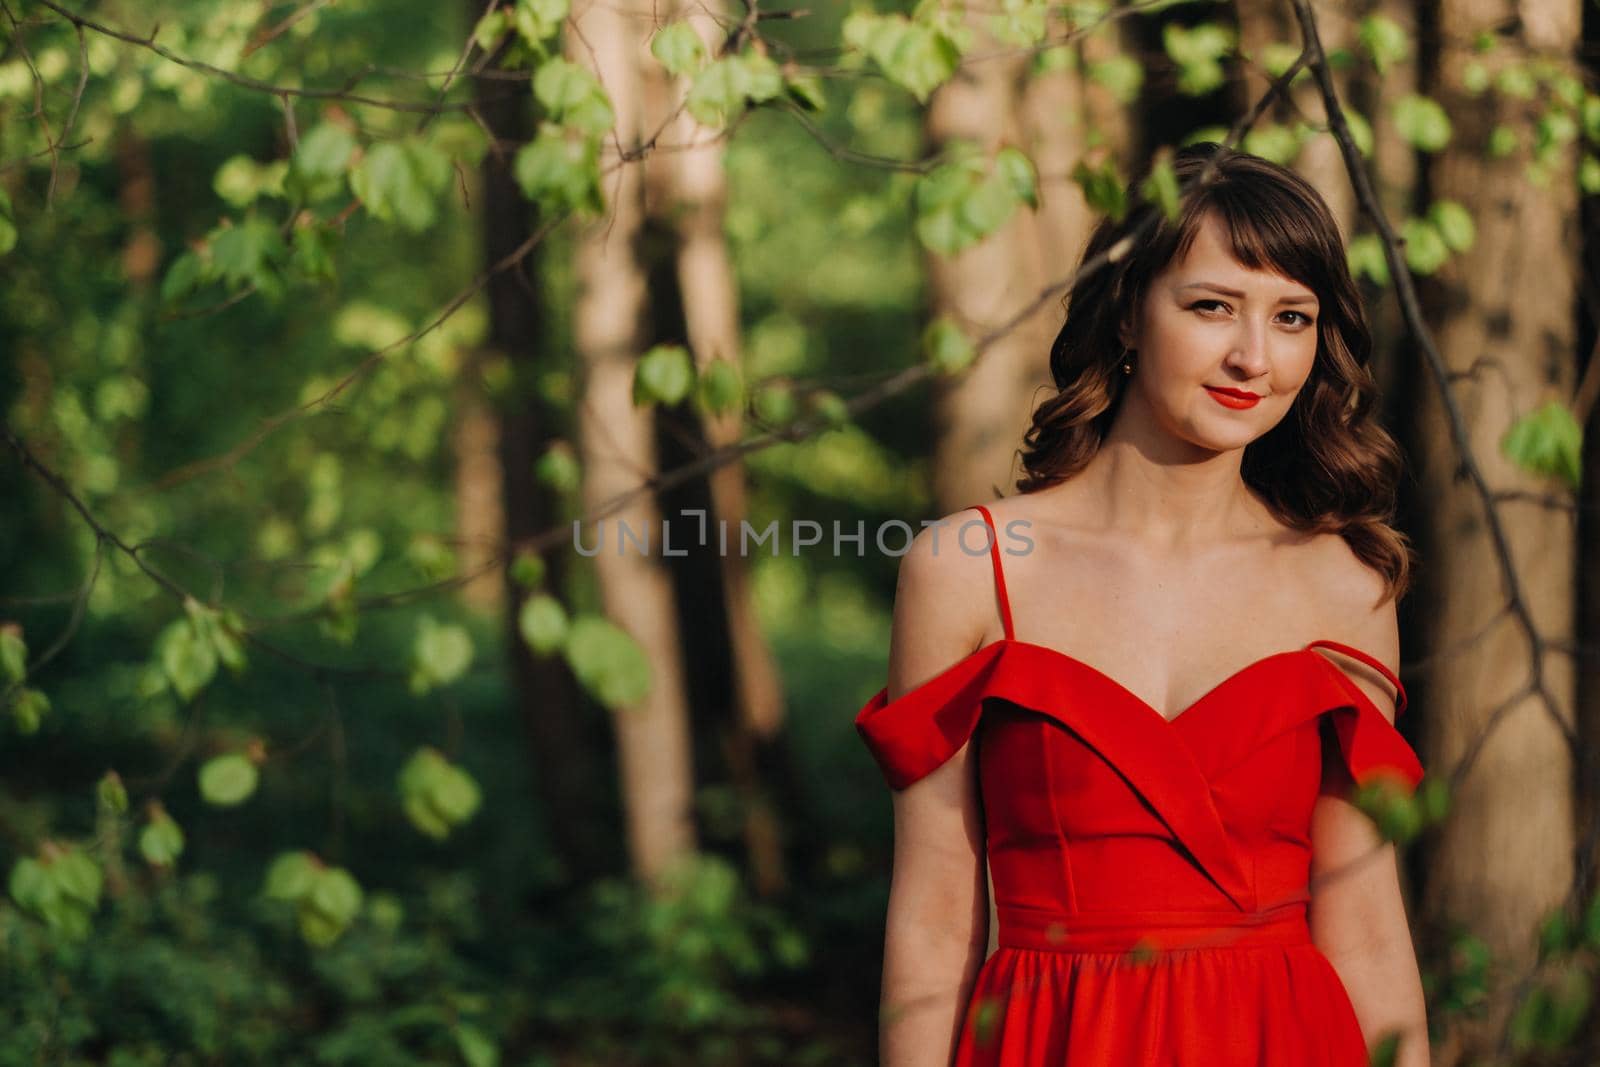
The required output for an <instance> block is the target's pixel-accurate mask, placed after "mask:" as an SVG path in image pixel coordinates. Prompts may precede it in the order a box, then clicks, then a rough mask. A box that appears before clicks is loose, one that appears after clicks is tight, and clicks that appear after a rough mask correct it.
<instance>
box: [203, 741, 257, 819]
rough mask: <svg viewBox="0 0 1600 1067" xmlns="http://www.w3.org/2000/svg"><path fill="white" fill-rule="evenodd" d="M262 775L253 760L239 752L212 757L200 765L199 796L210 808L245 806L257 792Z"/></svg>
mask: <svg viewBox="0 0 1600 1067" xmlns="http://www.w3.org/2000/svg"><path fill="white" fill-rule="evenodd" d="M259 780H260V772H258V771H257V770H256V765H255V763H254V762H252V761H251V759H250V758H249V757H248V756H246V755H244V754H243V753H239V752H229V753H226V754H224V755H221V756H213V757H212V758H211V759H208V760H206V761H205V763H203V764H201V765H200V772H199V776H198V782H199V786H200V795H201V796H202V797H203V798H205V801H206V803H207V804H212V805H215V806H216V807H219V808H231V807H235V806H237V805H239V804H243V803H244V802H245V801H246V800H248V799H250V796H251V794H253V793H254V792H255V791H256V784H257V782H258V781H259Z"/></svg>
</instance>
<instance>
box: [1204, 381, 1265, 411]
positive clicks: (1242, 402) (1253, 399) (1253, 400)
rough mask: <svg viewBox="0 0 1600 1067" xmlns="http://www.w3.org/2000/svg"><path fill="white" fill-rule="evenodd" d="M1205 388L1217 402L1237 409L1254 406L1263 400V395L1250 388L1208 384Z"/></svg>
mask: <svg viewBox="0 0 1600 1067" xmlns="http://www.w3.org/2000/svg"><path fill="white" fill-rule="evenodd" d="M1205 389H1206V392H1208V393H1210V394H1211V397H1212V399H1213V400H1215V401H1216V402H1217V403H1219V404H1221V405H1222V406H1223V407H1228V408H1233V409H1234V410H1236V411H1237V410H1241V409H1243V408H1253V407H1255V406H1256V405H1257V404H1259V403H1260V402H1261V395H1260V394H1259V393H1252V392H1250V391H1249V390H1248V389H1225V388H1219V387H1217V386H1214V385H1208V386H1206V387H1205Z"/></svg>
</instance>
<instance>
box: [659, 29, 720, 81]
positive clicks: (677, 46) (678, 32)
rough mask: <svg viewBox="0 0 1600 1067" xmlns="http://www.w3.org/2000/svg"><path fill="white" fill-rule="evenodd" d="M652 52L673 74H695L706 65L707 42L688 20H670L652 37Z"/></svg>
mask: <svg viewBox="0 0 1600 1067" xmlns="http://www.w3.org/2000/svg"><path fill="white" fill-rule="evenodd" d="M650 54H651V55H653V56H655V57H656V59H658V60H660V61H661V65H662V66H664V67H666V68H667V70H668V71H669V72H670V73H672V74H677V75H688V74H693V73H694V72H695V71H697V70H699V69H700V68H701V67H703V66H705V64H706V59H707V58H708V54H707V52H706V43H705V41H703V40H701V39H700V35H699V34H698V33H696V32H695V28H694V26H692V25H691V24H690V23H688V22H687V21H683V20H679V21H677V22H669V23H668V24H667V25H665V26H663V27H661V29H659V30H657V31H656V33H655V36H653V37H651V38H650Z"/></svg>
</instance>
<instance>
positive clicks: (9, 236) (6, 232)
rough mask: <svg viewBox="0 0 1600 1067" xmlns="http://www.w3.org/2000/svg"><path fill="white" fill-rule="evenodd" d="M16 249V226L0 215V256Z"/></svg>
mask: <svg viewBox="0 0 1600 1067" xmlns="http://www.w3.org/2000/svg"><path fill="white" fill-rule="evenodd" d="M16 247H17V226H16V223H14V222H12V221H11V220H10V219H8V218H6V217H4V216H3V215H0V256H3V255H5V254H6V253H7V252H10V251H11V250H12V249H13V248H16Z"/></svg>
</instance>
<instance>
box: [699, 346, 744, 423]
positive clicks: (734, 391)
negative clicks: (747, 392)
mask: <svg viewBox="0 0 1600 1067" xmlns="http://www.w3.org/2000/svg"><path fill="white" fill-rule="evenodd" d="M696 398H697V399H698V400H699V402H700V407H701V409H702V410H704V411H706V412H709V413H710V414H713V415H721V414H724V413H726V412H729V411H737V410H738V409H739V408H740V407H741V406H742V405H743V404H744V381H743V379H742V378H741V377H740V375H739V368H738V367H736V366H735V365H734V364H733V362H732V361H731V360H726V359H720V358H719V359H713V360H712V361H711V362H710V363H709V364H708V365H707V366H706V369H705V370H704V371H703V372H702V373H701V374H700V377H699V380H698V382H697V394H696Z"/></svg>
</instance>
